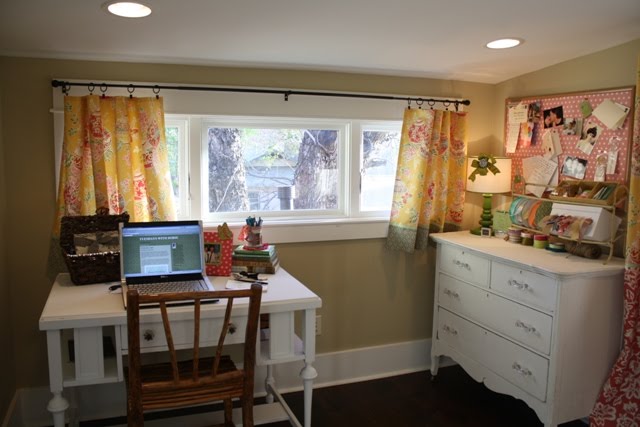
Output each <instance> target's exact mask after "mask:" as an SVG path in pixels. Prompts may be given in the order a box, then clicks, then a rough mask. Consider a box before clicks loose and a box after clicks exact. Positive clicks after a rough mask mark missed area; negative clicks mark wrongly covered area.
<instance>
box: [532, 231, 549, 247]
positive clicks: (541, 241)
mask: <svg viewBox="0 0 640 427" xmlns="http://www.w3.org/2000/svg"><path fill="white" fill-rule="evenodd" d="M548 243H549V236H547V235H546V234H536V235H535V236H533V247H534V248H537V249H546V248H547V244H548Z"/></svg>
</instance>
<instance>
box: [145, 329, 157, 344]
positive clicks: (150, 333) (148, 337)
mask: <svg viewBox="0 0 640 427" xmlns="http://www.w3.org/2000/svg"><path fill="white" fill-rule="evenodd" d="M155 336H156V333H155V332H154V331H153V329H146V330H145V331H144V332H143V333H142V339H144V340H145V341H153V339H154V338H155Z"/></svg>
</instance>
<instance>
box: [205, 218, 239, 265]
mask: <svg viewBox="0 0 640 427" xmlns="http://www.w3.org/2000/svg"><path fill="white" fill-rule="evenodd" d="M232 252H233V232H232V231H231V229H229V226H228V225H227V223H226V222H225V223H224V224H222V225H219V226H218V229H217V231H205V232H204V257H205V259H204V261H205V267H206V273H207V276H229V275H230V274H231V255H232Z"/></svg>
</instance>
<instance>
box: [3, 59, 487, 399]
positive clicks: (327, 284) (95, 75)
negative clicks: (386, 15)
mask: <svg viewBox="0 0 640 427" xmlns="http://www.w3.org/2000/svg"><path fill="white" fill-rule="evenodd" d="M53 78H65V79H89V80H96V81H101V80H120V81H150V82H160V83H183V84H209V85H239V86H252V87H259V86H265V87H280V88H291V89H317V90H334V91H354V92H374V93H375V92H377V93H393V94H407V95H409V94H411V95H425V96H446V97H464V98H468V99H470V100H471V102H472V105H471V107H470V108H468V111H470V116H469V117H470V118H469V121H470V125H469V134H468V136H469V138H468V139H469V143H470V145H471V146H472V147H476V146H481V145H487V144H490V143H491V141H492V139H493V138H495V137H494V136H493V135H492V134H491V132H492V129H495V126H494V123H493V120H494V115H493V113H492V104H493V86H492V85H485V84H474V83H465V82H456V81H444V80H430V79H414V78H400V77H386V76H367V75H356V74H341V73H327V72H308V71H284V70H259V69H240V68H215V67H198V66H177V65H159V64H134V63H111V62H89V61H67V60H42V59H28V58H11V57H4V58H2V57H0V83H1V84H3V85H4V87H5V92H4V93H3V98H2V99H3V102H4V106H5V108H4V110H3V111H4V115H3V123H4V135H5V138H4V149H5V156H6V158H7V162H6V163H7V164H6V177H7V179H8V181H10V182H11V185H10V186H9V187H8V188H7V194H6V203H7V206H8V208H7V212H6V215H5V218H4V223H5V224H11V227H7V229H6V237H7V239H8V240H9V241H11V242H12V244H11V251H10V252H8V253H7V254H6V261H7V266H8V268H7V277H8V281H9V290H10V294H11V301H10V302H11V304H9V305H10V307H9V310H10V320H11V323H12V329H11V332H12V337H11V336H7V337H4V336H3V337H0V339H1V338H6V339H7V341H8V342H12V344H13V348H14V354H15V355H16V357H15V375H16V384H17V387H28V386H36V385H44V384H47V378H48V377H47V363H46V356H45V355H46V344H45V335H44V334H43V333H42V332H40V331H38V318H39V316H40V313H41V311H42V307H43V305H44V303H45V300H46V298H47V295H48V293H49V289H50V287H51V281H50V280H49V279H48V278H47V275H46V261H47V255H48V248H49V246H48V245H49V237H50V229H51V225H52V221H53V212H54V205H55V197H56V195H55V183H54V178H53V176H54V152H53V125H52V116H51V113H50V112H49V110H50V108H51V107H52V89H51V79H53ZM375 102H388V101H375ZM399 108H403V106H402V107H399ZM279 254H280V257H281V261H282V265H283V266H284V267H285V268H287V269H288V270H289V271H290V272H291V273H293V274H294V275H295V276H296V277H298V278H299V279H300V280H301V281H303V282H304V283H305V284H306V285H307V286H309V287H310V288H311V289H312V290H313V291H315V292H316V293H317V294H318V295H320V296H321V297H322V299H323V308H322V309H321V310H320V313H319V314H321V315H322V335H321V336H320V337H318V345H317V348H318V351H319V352H330V351H338V350H346V349H351V348H358V347H365V346H372V345H378V344H387V343H394V342H402V341H408V340H417V339H424V338H428V337H430V336H431V313H432V310H433V309H432V307H433V296H432V294H433V267H432V264H433V261H432V259H433V254H432V253H431V254H425V253H420V254H411V255H407V254H397V253H389V252H387V251H385V249H384V240H383V239H371V240H355V241H335V242H322V243H300V244H283V245H279ZM11 339H12V340H13V341H11Z"/></svg>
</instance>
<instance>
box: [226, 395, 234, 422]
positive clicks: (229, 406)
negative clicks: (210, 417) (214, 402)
mask: <svg viewBox="0 0 640 427" xmlns="http://www.w3.org/2000/svg"><path fill="white" fill-rule="evenodd" d="M224 424H225V425H230V426H232V425H233V402H232V401H231V399H225V400H224Z"/></svg>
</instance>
